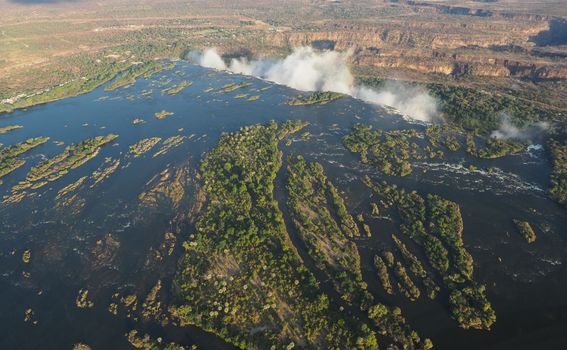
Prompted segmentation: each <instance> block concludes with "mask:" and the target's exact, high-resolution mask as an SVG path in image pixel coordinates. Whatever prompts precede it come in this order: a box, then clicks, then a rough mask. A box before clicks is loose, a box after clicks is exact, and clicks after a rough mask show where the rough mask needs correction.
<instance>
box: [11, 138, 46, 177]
mask: <svg viewBox="0 0 567 350" xmlns="http://www.w3.org/2000/svg"><path fill="white" fill-rule="evenodd" d="M48 140H49V137H36V138H31V139H27V140H26V141H24V142H20V143H17V144H15V145H12V146H8V147H5V148H3V149H1V150H0V179H1V178H2V177H4V176H6V175H8V174H9V173H11V172H12V171H14V170H16V169H18V168H20V167H21V166H23V165H24V164H25V163H26V161H25V160H23V159H20V158H18V156H19V155H20V154H23V153H25V152H27V151H29V150H31V149H34V148H35V147H37V146H39V145H42V144H44V143H46V142H47V141H48Z"/></svg>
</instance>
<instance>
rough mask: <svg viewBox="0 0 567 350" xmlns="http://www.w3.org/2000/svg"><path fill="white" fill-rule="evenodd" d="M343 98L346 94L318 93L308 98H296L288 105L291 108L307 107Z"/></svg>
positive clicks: (301, 96)
mask: <svg viewBox="0 0 567 350" xmlns="http://www.w3.org/2000/svg"><path fill="white" fill-rule="evenodd" d="M342 97H344V94H340V93H338V92H332V91H316V92H313V93H311V94H310V95H307V96H303V95H299V96H295V97H294V98H292V99H291V100H289V102H288V104H289V105H290V106H307V105H314V104H325V103H329V102H331V101H334V100H338V99H339V98H342Z"/></svg>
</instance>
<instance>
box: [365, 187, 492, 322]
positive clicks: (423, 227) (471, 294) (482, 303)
mask: <svg viewBox="0 0 567 350" xmlns="http://www.w3.org/2000/svg"><path fill="white" fill-rule="evenodd" d="M364 182H365V184H366V185H367V186H368V187H369V188H371V189H372V190H373V191H374V193H376V194H377V195H379V196H380V198H381V200H382V202H383V203H384V204H385V206H387V207H392V208H395V209H397V214H398V215H399V217H400V231H401V232H402V233H403V234H404V236H406V237H408V238H410V239H411V240H412V241H413V242H414V243H415V244H417V245H418V246H419V247H421V248H422V250H423V253H424V255H425V257H426V258H427V262H428V264H429V266H430V267H431V268H432V269H433V270H434V271H435V274H436V276H437V278H438V279H439V280H441V281H442V282H443V284H444V286H445V287H446V288H447V289H448V291H449V294H450V300H449V305H450V309H451V313H452V314H453V317H454V318H455V319H456V320H457V322H459V325H460V326H461V327H463V328H477V329H490V328H491V326H492V324H493V323H494V322H495V321H496V315H495V313H494V310H492V307H491V305H490V303H489V302H488V300H487V298H486V295H485V287H484V286H483V285H480V284H479V283H477V282H476V281H474V278H473V269H474V266H473V258H472V256H471V255H470V253H469V252H468V251H467V249H466V248H465V247H464V243H463V239H462V231H463V220H462V217H461V213H460V209H459V206H458V205H457V204H456V203H454V202H451V201H449V200H447V199H444V198H441V197H439V196H437V195H428V196H427V197H425V198H424V197H422V196H420V195H419V194H418V193H417V192H411V193H407V192H405V191H404V190H403V189H398V188H397V187H395V186H392V185H388V184H387V183H381V184H377V183H374V182H373V181H372V180H370V178H368V177H366V178H365V179H364ZM398 240H399V239H398V238H396V239H395V241H396V244H397V246H398V248H399V249H400V250H401V251H402V256H404V259H406V260H407V261H408V263H409V264H410V266H412V265H413V267H412V270H414V271H415V272H414V274H415V275H417V276H420V275H423V272H422V271H421V268H420V266H419V265H421V266H422V267H423V264H421V263H420V264H419V265H418V264H417V263H416V262H415V261H414V259H417V258H416V257H412V255H410V254H409V251H407V248H404V247H403V246H402V244H401V241H400V242H397V241H398ZM412 261H413V262H412ZM412 272H413V271H412ZM401 278H404V277H403V276H402V277H401ZM424 284H425V285H427V284H426V283H425V281H424ZM432 288H434V287H433V286H430V292H434V291H435V289H432ZM410 292H411V291H410Z"/></svg>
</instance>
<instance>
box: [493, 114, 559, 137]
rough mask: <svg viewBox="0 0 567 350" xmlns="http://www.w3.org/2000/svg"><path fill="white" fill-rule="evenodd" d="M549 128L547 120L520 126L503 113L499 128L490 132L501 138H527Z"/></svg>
mask: <svg viewBox="0 0 567 350" xmlns="http://www.w3.org/2000/svg"><path fill="white" fill-rule="evenodd" d="M547 129H549V123H547V122H538V123H535V124H531V125H528V126H526V127H523V128H519V127H517V126H516V125H514V124H513V123H512V121H511V118H510V116H509V115H507V114H502V117H501V122H500V128H498V130H494V131H493V132H492V133H491V134H490V136H491V137H494V138H497V139H500V140H508V139H519V140H526V139H530V138H532V137H535V136H537V135H538V134H540V133H541V132H542V131H545V130H547Z"/></svg>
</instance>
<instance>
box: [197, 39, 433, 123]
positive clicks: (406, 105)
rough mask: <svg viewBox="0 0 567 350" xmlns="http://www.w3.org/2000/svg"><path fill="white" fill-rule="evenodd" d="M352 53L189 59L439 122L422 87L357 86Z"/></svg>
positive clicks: (212, 54)
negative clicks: (266, 57)
mask: <svg viewBox="0 0 567 350" xmlns="http://www.w3.org/2000/svg"><path fill="white" fill-rule="evenodd" d="M351 55H352V52H350V51H347V52H338V51H330V50H324V51H319V50H315V49H313V48H311V47H299V48H296V49H294V50H293V52H292V53H291V54H290V55H289V56H287V57H285V58H284V59H280V60H251V61H249V60H247V59H246V58H238V59H234V58H233V59H231V60H230V62H229V63H228V64H227V63H225V61H224V60H223V59H222V57H221V56H220V55H219V54H218V52H217V51H216V50H215V49H214V48H211V49H207V50H205V51H204V52H202V53H198V52H192V53H190V54H189V57H188V58H189V59H191V60H192V61H193V62H195V63H197V64H199V65H201V66H203V67H207V68H214V69H218V70H225V71H230V72H233V73H238V74H244V75H251V76H255V77H258V78H262V79H266V80H269V81H272V82H275V83H277V84H281V85H286V86H289V87H291V88H294V89H297V90H301V91H334V92H340V93H343V94H348V95H351V96H353V97H355V98H358V99H361V100H363V101H366V102H369V103H373V104H378V105H388V106H392V107H394V108H396V109H397V110H399V111H400V112H401V113H403V114H405V115H407V116H409V117H411V118H413V119H416V120H421V121H426V122H431V121H435V120H436V119H438V118H439V113H438V107H437V106H438V104H437V101H436V100H435V99H434V98H433V97H432V96H431V95H429V94H428V92H427V91H426V90H425V89H424V88H421V87H417V86H409V85H407V84H404V83H401V82H388V83H386V84H385V85H384V86H383V87H382V88H380V89H379V90H374V89H372V88H369V87H366V86H357V85H355V82H354V77H353V75H352V73H351V71H350V68H349V65H348V60H349V57H350V56H351Z"/></svg>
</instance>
